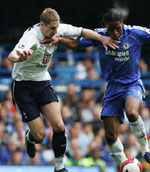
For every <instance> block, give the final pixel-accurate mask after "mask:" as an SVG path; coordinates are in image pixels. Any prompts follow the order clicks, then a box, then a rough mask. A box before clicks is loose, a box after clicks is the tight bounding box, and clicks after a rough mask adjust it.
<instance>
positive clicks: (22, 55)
mask: <svg viewBox="0 0 150 172" xmlns="http://www.w3.org/2000/svg"><path fill="white" fill-rule="evenodd" d="M32 53H33V50H31V49H29V50H24V51H22V52H20V51H17V50H13V51H12V52H11V53H10V54H9V56H8V59H9V60H10V61H11V62H14V63H15V62H22V61H25V60H27V59H28V58H29V56H30V55H31V54H32Z"/></svg>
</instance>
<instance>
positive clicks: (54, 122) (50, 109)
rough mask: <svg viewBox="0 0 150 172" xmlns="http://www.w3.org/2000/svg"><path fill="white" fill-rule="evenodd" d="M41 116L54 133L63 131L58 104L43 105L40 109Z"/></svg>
mask: <svg viewBox="0 0 150 172" xmlns="http://www.w3.org/2000/svg"><path fill="white" fill-rule="evenodd" d="M41 109H42V112H43V114H44V115H45V116H46V119H47V120H48V121H49V122H50V124H51V126H52V128H53V130H54V131H62V130H64V123H63V120H62V116H61V111H60V105H59V103H58V102H51V103H48V104H46V105H44V106H43V107H42V108H41Z"/></svg>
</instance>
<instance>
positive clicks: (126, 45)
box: [122, 42, 130, 50]
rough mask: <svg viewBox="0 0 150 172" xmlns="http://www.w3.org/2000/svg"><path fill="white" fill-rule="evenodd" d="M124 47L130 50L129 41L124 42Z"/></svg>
mask: <svg viewBox="0 0 150 172" xmlns="http://www.w3.org/2000/svg"><path fill="white" fill-rule="evenodd" d="M122 47H123V49H124V50H128V49H129V48H130V45H129V43H128V42H124V43H123V44H122Z"/></svg>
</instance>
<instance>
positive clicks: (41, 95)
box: [12, 81, 58, 122]
mask: <svg viewBox="0 0 150 172" xmlns="http://www.w3.org/2000/svg"><path fill="white" fill-rule="evenodd" d="M12 97H13V102H14V105H15V106H16V109H17V110H18V112H19V113H20V114H21V118H22V121H23V122H30V121H32V120H34V119H36V118H38V117H39V116H40V112H41V106H44V105H46V104H48V103H50V102H54V101H57V102H58V98H57V95H56V93H55V91H54V89H53V88H52V86H51V84H50V81H13V83H12Z"/></svg>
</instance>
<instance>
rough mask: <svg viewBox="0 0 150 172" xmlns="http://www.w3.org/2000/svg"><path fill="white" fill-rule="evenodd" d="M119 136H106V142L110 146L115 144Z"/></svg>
mask: <svg viewBox="0 0 150 172" xmlns="http://www.w3.org/2000/svg"><path fill="white" fill-rule="evenodd" d="M117 138H118V136H117V135H115V134H114V135H110V134H107V135H106V140H107V143H108V144H113V143H115V141H116V140H117Z"/></svg>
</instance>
